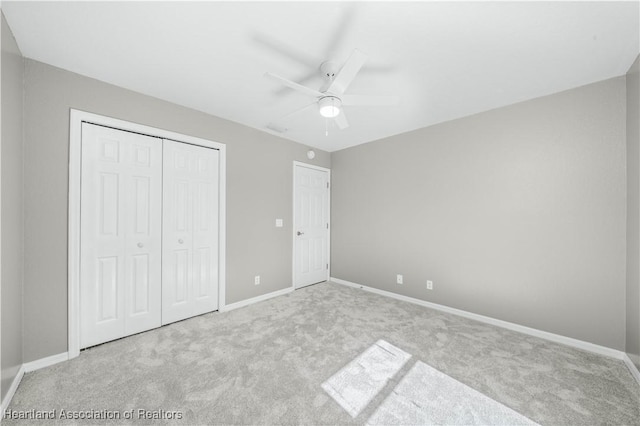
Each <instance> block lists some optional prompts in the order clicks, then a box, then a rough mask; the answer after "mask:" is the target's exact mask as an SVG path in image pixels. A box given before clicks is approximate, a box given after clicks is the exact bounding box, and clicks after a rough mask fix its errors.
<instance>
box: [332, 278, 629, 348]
mask: <svg viewBox="0 0 640 426" xmlns="http://www.w3.org/2000/svg"><path fill="white" fill-rule="evenodd" d="M331 281H333V282H335V283H337V284H342V285H346V286H349V287H354V288H359V289H362V290H365V291H369V292H371V293H376V294H380V295H382V296H387V297H391V298H393V299H398V300H402V301H404V302H409V303H414V304H416V305H420V306H424V307H427V308H431V309H436V310H438V311H443V312H447V313H450V314H453V315H458V316H461V317H465V318H469V319H472V320H475V321H480V322H484V323H486V324H491V325H495V326H497V327H502V328H506V329H508V330H512V331H517V332H519V333H523V334H528V335H530V336H535V337H539V338H541V339H546V340H550V341H552V342H556V343H562V344H564V345H567V346H572V347H574V348H578V349H582V350H585V351H588V352H593V353H596V354H599V355H605V356H609V357H612V358H616V359H619V360H622V359H623V356H624V355H626V354H625V353H624V352H622V351H619V350H616V349H612V348H607V347H606V346H600V345H596V344H595V343H590V342H585V341H583V340H578V339H574V338H572V337H567V336H562V335H559V334H554V333H549V332H547V331H542V330H538V329H535V328H530V327H525V326H523V325H519V324H515V323H512V322H508V321H503V320H499V319H495V318H491V317H487V316H484V315H479V314H474V313H472V312H467V311H463V310H461V309H456V308H450V307H449V306H444V305H439V304H437V303H433V302H427V301H425V300H420V299H416V298H413V297H409V296H403V295H401V294H397V293H392V292H390V291H385V290H379V289H377V288H373V287H367V286H365V285H361V284H356V283H353V282H350V281H346V280H341V279H339V278H334V277H331Z"/></svg>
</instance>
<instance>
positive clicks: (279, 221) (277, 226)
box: [276, 219, 283, 228]
mask: <svg viewBox="0 0 640 426" xmlns="http://www.w3.org/2000/svg"><path fill="white" fill-rule="evenodd" d="M282 225H283V223H282V219H276V228H282Z"/></svg>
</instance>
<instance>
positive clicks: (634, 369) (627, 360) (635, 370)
mask: <svg viewBox="0 0 640 426" xmlns="http://www.w3.org/2000/svg"><path fill="white" fill-rule="evenodd" d="M622 360H623V361H624V363H625V365H626V366H627V368H628V369H629V371H630V372H631V375H632V376H633V378H634V379H636V382H638V386H640V371H638V367H636V365H635V364H634V363H633V361H631V358H629V355H627V354H626V353H625V354H624V356H623V357H622Z"/></svg>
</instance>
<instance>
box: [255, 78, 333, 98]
mask: <svg viewBox="0 0 640 426" xmlns="http://www.w3.org/2000/svg"><path fill="white" fill-rule="evenodd" d="M264 76H265V77H268V78H270V79H272V80H275V81H277V82H279V83H280V84H284V85H285V86H287V87H290V88H291V89H294V90H297V91H298V92H301V93H304V94H305V95H309V96H314V97H316V98H317V97H320V96H324V94H323V93H321V92H319V91H317V90H314V89H311V88H309V87H307V86H303V85H301V84H298V83H295V82H293V81H291V80H287V79H286V78H284V77H280V76H279V75H275V74H272V73H270V72H266V73H264Z"/></svg>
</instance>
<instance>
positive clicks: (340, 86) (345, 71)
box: [327, 49, 367, 95]
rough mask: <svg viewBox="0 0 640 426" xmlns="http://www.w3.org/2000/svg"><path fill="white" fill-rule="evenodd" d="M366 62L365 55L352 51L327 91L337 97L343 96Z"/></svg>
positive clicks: (355, 50)
mask: <svg viewBox="0 0 640 426" xmlns="http://www.w3.org/2000/svg"><path fill="white" fill-rule="evenodd" d="M366 60H367V55H365V54H364V53H362V52H361V51H359V50H358V49H354V51H353V52H352V53H351V56H349V59H347V62H345V64H344V65H343V66H342V69H341V70H340V72H338V74H337V75H336V76H335V78H334V79H333V82H332V83H331V85H329V88H328V89H327V91H328V92H331V93H336V94H338V95H341V94H343V93H344V91H345V90H347V87H349V85H350V84H351V82H352V81H353V79H354V78H355V77H356V74H358V71H360V68H362V65H363V64H364V62H365V61H366Z"/></svg>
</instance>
